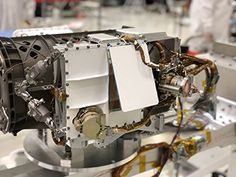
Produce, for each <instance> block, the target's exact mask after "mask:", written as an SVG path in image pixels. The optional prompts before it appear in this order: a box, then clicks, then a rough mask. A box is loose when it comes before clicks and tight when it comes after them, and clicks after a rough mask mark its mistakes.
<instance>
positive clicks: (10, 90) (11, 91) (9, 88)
mask: <svg viewBox="0 0 236 177" xmlns="http://www.w3.org/2000/svg"><path fill="white" fill-rule="evenodd" d="M8 91H9V94H11V93H13V85H12V83H9V84H8Z"/></svg>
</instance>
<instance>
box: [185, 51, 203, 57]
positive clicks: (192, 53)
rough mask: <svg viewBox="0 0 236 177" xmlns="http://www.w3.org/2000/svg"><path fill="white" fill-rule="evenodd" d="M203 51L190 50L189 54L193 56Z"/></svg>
mask: <svg viewBox="0 0 236 177" xmlns="http://www.w3.org/2000/svg"><path fill="white" fill-rule="evenodd" d="M199 54H201V53H199V52H194V51H188V55H191V56H196V55H199Z"/></svg>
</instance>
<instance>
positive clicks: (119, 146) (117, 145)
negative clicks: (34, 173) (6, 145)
mask: <svg viewBox="0 0 236 177" xmlns="http://www.w3.org/2000/svg"><path fill="white" fill-rule="evenodd" d="M119 141H120V142H119ZM139 145H140V142H139V141H133V140H125V141H121V140H118V141H116V142H114V143H112V144H110V145H108V146H107V147H105V148H101V149H99V148H96V147H94V146H88V147H86V148H84V149H77V150H78V153H77V152H74V154H78V156H77V157H78V158H80V157H83V156H84V160H83V162H82V163H71V162H69V160H68V163H67V164H65V159H64V148H62V147H61V148H60V147H58V146H56V145H55V144H53V143H52V142H49V144H48V146H47V145H45V144H44V143H43V142H42V141H41V140H40V139H39V138H38V137H37V133H35V132H32V133H29V135H28V136H27V137H26V139H25V142H24V149H25V154H26V156H27V158H28V159H29V160H31V161H33V162H35V163H36V164H38V165H39V166H41V167H43V168H46V169H49V170H53V171H60V172H79V173H85V172H86V173H95V172H96V173H98V172H102V171H105V170H111V169H113V168H116V167H118V166H120V165H123V164H125V163H127V162H129V161H130V160H132V159H133V158H134V157H135V156H136V155H137V150H138V148H139ZM74 150H76V149H74ZM80 152H83V153H80ZM79 153H80V155H79ZM72 156H73V151H72Z"/></svg>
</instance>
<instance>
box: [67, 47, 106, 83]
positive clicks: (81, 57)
mask: <svg viewBox="0 0 236 177" xmlns="http://www.w3.org/2000/svg"><path fill="white" fill-rule="evenodd" d="M76 47H79V50H76ZM86 47H87V46H86ZM86 47H84V48H82V47H81V46H80V45H78V46H75V47H74V48H73V49H69V50H68V51H67V52H66V53H65V54H64V55H65V59H66V60H67V61H68V63H66V71H67V72H69V74H68V75H66V80H70V81H71V80H84V79H90V78H94V77H102V76H106V75H108V62H107V49H106V48H105V47H104V46H101V47H100V48H98V47H97V45H95V47H94V46H92V45H91V46H90V48H89V49H87V48H86Z"/></svg>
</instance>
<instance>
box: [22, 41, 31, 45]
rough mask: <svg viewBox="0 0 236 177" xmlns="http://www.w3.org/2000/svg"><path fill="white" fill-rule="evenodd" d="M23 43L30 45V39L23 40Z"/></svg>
mask: <svg viewBox="0 0 236 177" xmlns="http://www.w3.org/2000/svg"><path fill="white" fill-rule="evenodd" d="M22 43H23V44H25V45H30V42H28V41H23V42H22Z"/></svg>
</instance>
